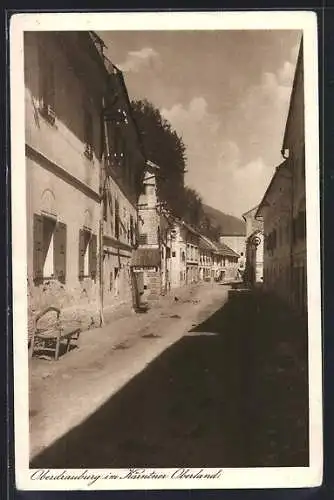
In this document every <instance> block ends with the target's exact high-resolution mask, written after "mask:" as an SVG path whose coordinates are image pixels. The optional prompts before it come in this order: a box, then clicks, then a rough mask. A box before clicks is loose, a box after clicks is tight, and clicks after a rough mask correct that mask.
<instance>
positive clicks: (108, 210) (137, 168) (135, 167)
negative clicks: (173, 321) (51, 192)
mask: <svg viewBox="0 0 334 500" xmlns="http://www.w3.org/2000/svg"><path fill="white" fill-rule="evenodd" d="M104 64H105V67H106V69H107V73H108V87H107V93H106V97H105V99H104V137H105V143H104V162H103V171H102V184H103V192H102V197H103V215H102V217H103V226H102V231H103V234H102V242H103V270H102V276H103V311H104V313H105V314H107V313H108V312H109V311H110V310H112V309H113V308H115V307H117V306H118V305H120V304H129V305H131V304H132V301H133V283H132V276H131V265H130V264H131V258H132V252H133V250H134V248H135V247H136V246H137V244H138V242H137V235H138V212H137V202H138V196H139V189H140V188H141V185H142V176H143V171H144V167H145V158H144V155H143V152H142V150H141V145H140V140H139V137H138V132H137V129H136V126H135V123H134V121H133V119H132V115H131V106H130V102H129V97H128V93H127V90H126V87H125V83H124V80H123V75H122V73H121V72H120V71H119V69H118V68H116V67H115V66H114V65H113V64H112V63H111V62H110V61H108V60H106V58H104Z"/></svg>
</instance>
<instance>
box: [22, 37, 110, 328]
mask: <svg viewBox="0 0 334 500" xmlns="http://www.w3.org/2000/svg"><path fill="white" fill-rule="evenodd" d="M40 45H42V48H43V51H44V53H45V54H48V56H49V57H50V58H52V61H53V64H54V88H55V94H54V95H55V109H54V111H55V113H56V119H55V123H54V124H51V123H50V122H49V121H48V120H46V119H45V118H44V117H43V116H42V114H41V113H40V111H39V106H40V74H41V72H42V71H44V66H43V64H42V61H41V59H40V57H39V46H40ZM86 74H88V75H89V74H90V73H86ZM97 76H98V75H96V74H95V79H96V78H97ZM85 84H86V81H85V79H83V78H80V79H79V78H78V76H77V75H76V73H75V71H74V70H73V69H72V67H71V65H70V63H69V61H68V60H67V58H66V56H65V54H64V53H63V51H62V50H61V49H60V47H59V45H58V44H57V41H56V38H55V37H54V36H53V35H52V34H49V35H48V36H46V37H45V36H44V35H41V34H39V33H37V32H36V33H28V34H26V35H25V87H26V88H25V128H26V144H27V146H28V150H27V158H26V175H27V259H28V260H27V274H28V290H29V315H30V316H31V315H33V314H34V313H35V312H36V310H40V309H43V308H44V307H46V306H47V305H51V304H52V305H56V306H59V307H61V308H63V309H68V311H69V315H70V316H71V317H72V316H73V315H74V316H75V317H78V316H81V317H82V318H83V319H84V320H85V321H86V322H87V321H88V322H91V321H93V322H95V324H98V323H99V305H98V297H99V295H98V276H95V279H92V278H90V277H84V278H83V279H82V280H79V230H80V229H82V228H83V227H84V226H86V227H89V228H90V230H91V232H92V233H93V234H94V235H95V236H96V239H97V244H98V232H99V217H100V205H99V201H98V194H99V170H100V162H99V155H100V140H101V128H100V113H101V108H100V107H99V105H98V103H102V95H94V96H92V95H91V94H88V92H87V87H86V85H85ZM101 88H102V87H101ZM84 103H87V105H88V106H89V107H90V112H91V114H92V121H93V158H92V160H89V159H88V158H87V157H86V156H85V154H84V152H85V142H84V130H83V127H84V125H83V123H84V119H83V104H84ZM67 174H69V175H67ZM50 212H52V214H53V216H54V217H55V218H56V219H57V222H62V223H64V224H66V279H65V282H64V283H60V282H59V281H58V280H56V279H44V280H43V281H42V283H38V284H36V282H34V275H33V272H34V269H33V252H34V234H33V218H34V214H37V215H41V214H43V213H46V214H47V215H48V214H49V213H50ZM97 251H99V248H97ZM71 311H72V312H71ZM64 314H65V313H64Z"/></svg>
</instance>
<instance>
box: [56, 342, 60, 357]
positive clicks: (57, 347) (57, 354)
mask: <svg viewBox="0 0 334 500" xmlns="http://www.w3.org/2000/svg"><path fill="white" fill-rule="evenodd" d="M59 348H60V338H59V339H57V341H56V351H55V360H56V361H57V359H58V358H59Z"/></svg>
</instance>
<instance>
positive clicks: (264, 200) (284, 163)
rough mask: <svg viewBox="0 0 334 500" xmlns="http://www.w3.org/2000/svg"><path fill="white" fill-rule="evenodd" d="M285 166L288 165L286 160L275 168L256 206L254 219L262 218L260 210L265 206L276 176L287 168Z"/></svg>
mask: <svg viewBox="0 0 334 500" xmlns="http://www.w3.org/2000/svg"><path fill="white" fill-rule="evenodd" d="M287 166H288V163H287V161H286V160H284V161H283V163H281V164H280V165H278V167H276V169H275V172H274V175H273V176H272V178H271V181H270V183H269V186H268V187H267V189H266V192H265V193H264V195H263V198H262V200H261V202H260V204H259V206H258V209H257V211H256V214H255V219H257V218H258V217H262V215H261V209H262V208H263V207H264V206H265V204H266V198H267V197H268V194H269V193H270V190H271V188H272V187H273V185H274V182H275V180H276V179H277V177H278V175H279V174H280V173H281V172H282V170H283V169H285V168H287Z"/></svg>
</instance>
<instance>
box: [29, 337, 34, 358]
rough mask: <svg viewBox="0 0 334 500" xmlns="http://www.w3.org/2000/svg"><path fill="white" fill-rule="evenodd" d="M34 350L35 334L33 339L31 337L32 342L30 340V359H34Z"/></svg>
mask: <svg viewBox="0 0 334 500" xmlns="http://www.w3.org/2000/svg"><path fill="white" fill-rule="evenodd" d="M34 348H35V335H34V334H33V335H32V337H31V340H30V349H29V350H30V352H29V356H30V358H32V357H33V355H34Z"/></svg>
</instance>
